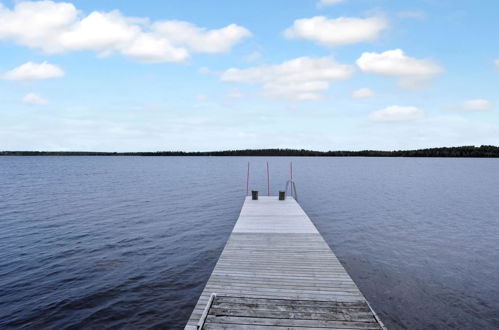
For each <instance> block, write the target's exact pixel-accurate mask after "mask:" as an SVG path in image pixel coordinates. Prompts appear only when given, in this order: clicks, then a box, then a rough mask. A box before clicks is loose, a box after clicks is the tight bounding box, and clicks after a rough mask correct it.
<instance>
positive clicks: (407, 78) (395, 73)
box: [357, 49, 443, 88]
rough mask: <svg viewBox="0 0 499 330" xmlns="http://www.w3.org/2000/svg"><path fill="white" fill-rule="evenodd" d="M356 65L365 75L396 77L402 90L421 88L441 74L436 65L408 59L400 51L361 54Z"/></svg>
mask: <svg viewBox="0 0 499 330" xmlns="http://www.w3.org/2000/svg"><path fill="white" fill-rule="evenodd" d="M357 65H358V66H359V68H360V69H361V70H362V71H363V72H366V73H373V74H378V75H382V76H388V77H398V78H400V79H399V86H400V87H404V88H421V87H423V86H425V85H426V83H428V81H429V80H431V78H433V77H434V76H435V75H437V74H439V73H441V72H443V69H442V67H440V66H439V65H438V64H437V63H435V62H433V61H431V60H428V59H416V58H413V57H409V56H407V55H405V53H404V51H403V50H401V49H394V50H388V51H386V52H383V53H367V52H366V53H363V54H362V56H361V57H360V58H359V59H358V60H357Z"/></svg>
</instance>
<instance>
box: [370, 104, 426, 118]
mask: <svg viewBox="0 0 499 330" xmlns="http://www.w3.org/2000/svg"><path fill="white" fill-rule="evenodd" d="M423 117H424V111H423V110H421V109H419V108H417V107H404V106H398V105H392V106H389V107H387V108H385V109H381V110H378V111H374V112H371V113H370V114H369V120H371V121H374V122H400V121H411V120H418V119H421V118H423Z"/></svg>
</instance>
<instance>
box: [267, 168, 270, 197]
mask: <svg viewBox="0 0 499 330" xmlns="http://www.w3.org/2000/svg"><path fill="white" fill-rule="evenodd" d="M267 196H270V175H269V162H267Z"/></svg>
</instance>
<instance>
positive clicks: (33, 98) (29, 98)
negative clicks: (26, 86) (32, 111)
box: [21, 93, 49, 105]
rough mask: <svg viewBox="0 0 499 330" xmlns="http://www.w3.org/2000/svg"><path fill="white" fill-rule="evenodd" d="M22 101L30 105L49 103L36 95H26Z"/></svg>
mask: <svg viewBox="0 0 499 330" xmlns="http://www.w3.org/2000/svg"><path fill="white" fill-rule="evenodd" d="M21 101H22V103H24V104H28V105H45V104H48V103H49V102H48V101H47V100H46V99H44V98H42V97H41V96H38V95H36V94H35V93H29V94H26V95H25V96H24V97H23V98H22V100H21Z"/></svg>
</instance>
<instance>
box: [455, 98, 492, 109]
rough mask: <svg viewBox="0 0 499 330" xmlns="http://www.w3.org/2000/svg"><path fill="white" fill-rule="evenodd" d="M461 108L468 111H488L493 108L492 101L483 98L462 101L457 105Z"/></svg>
mask: <svg viewBox="0 0 499 330" xmlns="http://www.w3.org/2000/svg"><path fill="white" fill-rule="evenodd" d="M458 108H459V109H461V110H468V111H488V110H492V109H493V108H494V105H493V104H492V102H490V101H488V100H484V99H474V100H468V101H466V102H464V103H463V104H462V105H460V106H459V107H458Z"/></svg>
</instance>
